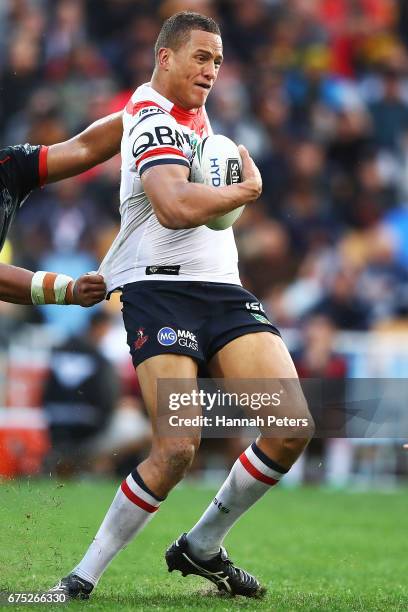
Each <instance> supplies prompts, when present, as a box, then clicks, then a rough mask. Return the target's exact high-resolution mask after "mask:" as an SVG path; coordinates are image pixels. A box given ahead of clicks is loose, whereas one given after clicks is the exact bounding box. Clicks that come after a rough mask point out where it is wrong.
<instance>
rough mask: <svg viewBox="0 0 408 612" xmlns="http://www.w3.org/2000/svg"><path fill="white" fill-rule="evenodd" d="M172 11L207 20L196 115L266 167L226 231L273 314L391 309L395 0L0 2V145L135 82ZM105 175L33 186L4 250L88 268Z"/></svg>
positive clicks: (390, 314) (407, 37)
mask: <svg viewBox="0 0 408 612" xmlns="http://www.w3.org/2000/svg"><path fill="white" fill-rule="evenodd" d="M181 9H192V10H197V11H201V12H203V13H206V14H210V15H212V16H213V17H215V18H216V19H217V20H218V21H219V22H220V24H221V27H222V33H223V39H224V46H225V58H226V59H225V64H224V65H223V68H222V70H221V73H220V76H219V79H218V82H217V85H216V87H215V89H214V91H213V93H212V94H211V96H210V100H209V104H208V111H209V115H210V117H211V120H212V123H213V127H214V130H215V131H216V132H219V133H222V134H225V135H228V136H230V137H231V138H232V139H234V140H235V141H237V142H243V143H244V144H246V145H247V147H248V148H249V150H250V151H251V153H252V155H253V157H254V158H255V160H256V162H257V163H258V164H259V167H260V169H261V171H262V175H263V179H264V194H263V197H262V201H261V202H260V203H259V204H257V205H256V206H253V207H251V208H248V209H247V211H246V213H245V215H244V216H243V218H242V221H241V222H240V223H239V225H237V227H236V235H237V239H238V243H239V251H240V266H241V275H242V279H243V282H244V284H245V285H246V286H247V287H248V288H250V289H252V290H253V291H254V292H255V293H256V294H257V295H258V296H259V297H260V298H261V299H262V300H264V302H265V305H266V307H267V309H268V311H269V312H270V314H271V316H272V318H273V320H274V322H275V323H276V324H277V325H278V326H283V327H292V326H297V325H299V322H300V321H302V319H303V318H304V317H305V316H307V315H308V314H309V313H313V314H316V313H318V314H324V315H325V316H327V317H328V318H329V319H330V320H331V321H332V322H333V324H334V325H335V326H336V327H338V328H341V329H350V330H367V329H370V328H372V327H378V326H381V325H384V324H386V325H389V322H390V321H395V320H398V321H399V320H400V319H401V318H404V317H405V315H406V313H407V311H408V275H407V259H408V232H407V231H405V228H406V227H407V226H408V212H407V211H408V209H407V206H406V203H407V200H408V53H407V47H406V43H407V42H408V15H407V13H408V11H407V8H406V5H405V3H404V2H403V1H402V0H401V2H398V1H397V0H284V1H283V0H282V1H280V0H254V1H252V2H245V0H234V1H233V2H232V1H230V0H226V1H224V2H223V1H221V0H220V1H216V0H195V1H194V0H193V1H190V2H187V1H184V0H164V1H147V0H146V1H144V0H137V1H136V0H87V1H85V0H53V1H50V0H5V1H3V2H2V3H1V6H0V51H1V53H0V137H1V142H3V143H15V142H24V141H29V142H31V143H43V144H50V143H53V142H56V141H60V140H63V139H65V138H67V137H69V136H70V135H72V134H74V133H77V132H78V131H79V130H81V129H82V128H84V127H86V126H87V125H88V124H89V123H91V122H92V121H94V120H95V119H97V118H99V117H101V116H104V115H106V114H109V113H110V112H114V111H116V110H118V109H121V108H122V107H123V106H124V104H125V103H126V101H127V100H128V98H129V96H130V94H131V93H132V91H133V90H134V89H135V88H136V87H137V86H138V85H139V84H140V83H142V82H145V81H147V80H149V77H150V74H151V70H152V65H153V44H154V41H155V39H156V36H157V33H158V31H159V28H160V24H161V23H162V20H163V19H164V18H166V17H167V16H169V15H170V14H172V13H174V12H175V11H177V10H181ZM118 185H119V160H118V159H114V160H112V161H111V162H108V163H107V164H105V165H104V166H102V167H100V168H98V169H96V170H94V171H91V172H88V173H87V174H85V175H84V176H82V177H79V178H78V179H74V180H70V181H67V182H64V183H61V184H59V185H56V186H55V187H49V188H47V189H45V190H43V191H42V192H39V193H37V194H35V195H34V196H33V197H32V198H31V202H30V204H28V205H27V206H26V207H24V208H23V209H22V211H21V214H20V215H19V218H18V222H17V223H16V225H15V228H14V234H13V238H12V241H11V244H10V245H9V249H8V250H6V254H5V255H4V256H5V257H8V258H9V259H10V260H13V261H14V262H17V263H19V264H23V265H30V266H31V267H33V268H47V267H48V268H49V267H52V268H54V269H55V268H58V269H63V270H64V271H66V272H67V273H72V274H75V273H76V272H77V271H79V270H81V271H83V270H85V269H93V268H97V266H98V261H100V259H101V257H102V255H103V254H104V252H105V251H106V248H107V246H108V245H109V243H110V240H111V238H112V236H113V235H114V234H115V232H116V230H117V227H118V222H119V217H118ZM50 316H51V315H50ZM82 316H83V317H84V319H86V318H87V316H85V315H82ZM83 324H85V323H84V322H83ZM73 325H74V328H75V326H79V325H80V321H78V320H77V317H75V322H74V323H73Z"/></svg>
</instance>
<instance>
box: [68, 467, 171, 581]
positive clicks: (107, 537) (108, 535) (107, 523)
mask: <svg viewBox="0 0 408 612" xmlns="http://www.w3.org/2000/svg"><path fill="white" fill-rule="evenodd" d="M162 501H163V500H162V499H158V498H156V497H155V496H154V495H153V494H152V492H151V491H149V489H148V487H147V486H146V485H145V484H144V482H143V480H142V478H141V477H140V476H139V474H138V472H137V470H134V471H133V472H132V473H131V474H129V476H128V477H127V478H126V480H124V481H123V482H122V484H121V486H120V488H119V489H118V491H117V493H116V495H115V497H114V499H113V502H112V504H111V506H110V508H109V510H108V512H107V513H106V515H105V518H104V519H103V522H102V524H101V526H100V527H99V530H98V533H97V534H96V536H95V538H94V539H93V542H92V544H91V545H90V547H89V548H88V550H87V552H86V553H85V556H84V557H83V559H82V561H80V563H78V565H77V566H76V567H75V568H74V569H73V570H72V572H73V573H74V574H76V575H77V576H79V577H80V578H83V579H84V580H87V581H88V582H91V583H92V584H93V585H95V584H96V583H97V582H98V580H99V578H100V577H101V575H102V574H103V572H104V571H105V569H106V568H107V567H108V565H109V563H110V562H111V561H112V559H113V557H114V556H115V555H116V554H117V553H118V552H119V551H121V550H122V549H123V548H124V547H125V546H126V545H127V544H128V543H129V542H130V541H131V540H132V539H133V538H134V537H135V535H136V534H137V533H138V532H139V531H141V530H142V529H143V527H144V526H145V525H146V524H147V523H148V522H149V521H150V520H151V519H152V518H153V516H154V515H155V513H156V511H157V510H158V509H159V507H160V503H161V502H162Z"/></svg>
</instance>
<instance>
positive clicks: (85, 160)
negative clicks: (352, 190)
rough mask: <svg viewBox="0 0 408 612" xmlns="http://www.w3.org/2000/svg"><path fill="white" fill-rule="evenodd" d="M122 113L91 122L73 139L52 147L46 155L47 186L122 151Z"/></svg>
mask: <svg viewBox="0 0 408 612" xmlns="http://www.w3.org/2000/svg"><path fill="white" fill-rule="evenodd" d="M122 131H123V126H122V113H121V112H120V113H114V114H112V115H109V116H108V117H103V118H102V119H99V120H98V121H95V123H92V125H90V126H89V127H88V128H86V130H84V131H83V132H81V133H80V134H78V135H77V136H74V137H73V138H71V139H70V140H67V141H65V142H61V143H58V144H55V145H51V146H50V147H49V149H48V155H47V170H48V175H47V180H46V182H47V183H53V182H55V181H60V180H61V179H64V178H69V177H71V176H76V175H77V174H81V172H85V170H89V168H92V167H93V166H96V165H97V164H100V163H102V162H104V161H106V160H107V159H110V158H111V157H113V156H114V155H116V153H118V152H119V150H120V142H121V139H122Z"/></svg>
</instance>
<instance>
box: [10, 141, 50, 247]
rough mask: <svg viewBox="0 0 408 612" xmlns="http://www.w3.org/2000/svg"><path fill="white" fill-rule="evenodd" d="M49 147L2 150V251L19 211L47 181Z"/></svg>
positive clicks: (27, 146)
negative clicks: (31, 194) (33, 191)
mask: <svg viewBox="0 0 408 612" xmlns="http://www.w3.org/2000/svg"><path fill="white" fill-rule="evenodd" d="M46 155H47V147H43V146H41V145H36V146H32V145H29V144H25V145H16V146H10V147H5V148H4V149H0V250H1V249H2V248H3V245H4V242H5V240H6V237H7V233H8V230H9V228H10V224H11V222H12V220H13V218H14V215H15V213H16V210H17V209H18V208H19V207H20V206H21V205H22V204H23V203H24V201H25V200H26V198H27V197H28V196H29V195H30V193H31V191H32V190H33V189H35V188H36V187H39V186H40V185H42V184H44V182H45V179H46V177H47V163H46Z"/></svg>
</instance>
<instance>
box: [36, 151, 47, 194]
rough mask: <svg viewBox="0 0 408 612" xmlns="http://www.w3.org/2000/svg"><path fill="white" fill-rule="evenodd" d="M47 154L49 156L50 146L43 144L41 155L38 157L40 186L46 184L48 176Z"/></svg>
mask: <svg viewBox="0 0 408 612" xmlns="http://www.w3.org/2000/svg"><path fill="white" fill-rule="evenodd" d="M47 156H48V147H46V146H45V145H42V146H41V149H40V156H39V158H38V173H39V175H40V187H43V186H44V185H45V181H46V180H47V176H48V166H47Z"/></svg>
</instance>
